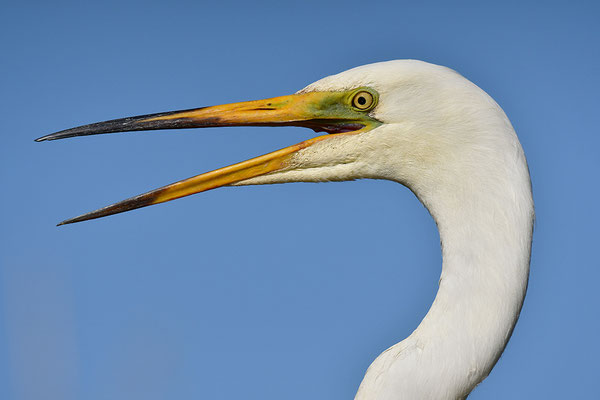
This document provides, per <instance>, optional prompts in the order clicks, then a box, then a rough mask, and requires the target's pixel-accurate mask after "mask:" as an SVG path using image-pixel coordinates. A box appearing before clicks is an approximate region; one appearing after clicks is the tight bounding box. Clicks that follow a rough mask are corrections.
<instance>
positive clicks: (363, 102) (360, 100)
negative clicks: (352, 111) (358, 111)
mask: <svg viewBox="0 0 600 400" xmlns="http://www.w3.org/2000/svg"><path fill="white" fill-rule="evenodd" d="M356 101H357V102H358V104H360V105H361V106H364V105H365V104H367V99H365V98H364V97H363V96H360V97H359V98H358V99H357V100H356Z"/></svg>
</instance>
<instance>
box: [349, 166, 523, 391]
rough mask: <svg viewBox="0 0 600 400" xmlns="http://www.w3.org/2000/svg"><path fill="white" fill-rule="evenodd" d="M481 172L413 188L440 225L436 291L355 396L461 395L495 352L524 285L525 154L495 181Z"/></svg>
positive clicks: (518, 307)
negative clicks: (407, 333) (440, 261)
mask: <svg viewBox="0 0 600 400" xmlns="http://www.w3.org/2000/svg"><path fill="white" fill-rule="evenodd" d="M519 164H520V165H519ZM515 169H516V170H517V171H515ZM515 172H516V173H515ZM495 174H496V176H498V171H495ZM478 175H480V176H481V178H482V180H478V178H477V176H478ZM485 175H487V176H488V177H489V176H490V175H488V174H485V171H477V172H476V171H473V174H472V175H468V177H467V178H465V179H464V181H458V182H457V181H456V180H454V181H453V182H452V184H446V185H438V186H436V189H435V192H431V191H428V190H426V189H422V188H421V189H420V188H416V189H415V188H414V187H413V191H414V192H415V193H416V194H417V196H418V197H419V198H420V199H421V201H422V202H423V204H425V206H426V207H427V208H428V209H429V211H430V212H431V214H432V216H433V217H434V219H435V221H436V223H437V225H438V229H439V231H440V238H441V242H442V255H443V260H444V261H443V266H442V274H441V279H440V283H439V290H438V293H437V296H436V298H435V300H434V302H433V305H432V306H431V309H430V310H429V312H428V313H427V315H426V316H425V318H424V319H423V321H422V322H421V324H420V325H419V326H418V328H417V329H416V330H415V331H414V332H413V333H412V334H411V335H410V336H409V337H408V338H407V339H405V340H404V341H402V342H400V343H398V344H397V345H395V346H393V347H391V348H389V349H388V350H386V351H385V352H384V353H382V354H381V355H380V356H379V357H378V358H377V359H376V360H375V361H374V362H373V364H372V365H371V366H370V367H369V370H368V371H367V374H366V375H365V378H364V380H363V382H362V384H361V386H360V388H359V391H358V393H357V395H356V400H374V399H377V400H399V399H457V398H466V396H467V395H468V394H469V393H470V392H471V390H472V389H473V388H474V387H475V386H476V385H477V384H478V383H479V382H481V381H482V380H483V379H484V378H485V377H486V376H487V375H488V374H489V372H490V371H491V369H492V368H493V366H494V364H495V363H496V361H497V360H498V358H499V357H500V355H501V353H502V351H503V350H504V347H505V346H506V343H507V342H508V339H509V338H510V335H511V333H512V330H513V328H514V326H515V324H516V321H517V319H518V316H519V312H520V310H521V306H522V304H523V300H524V297H525V292H526V289H527V279H528V275H529V256H530V249H531V233H532V223H533V203H532V198H531V189H530V183H529V174H528V172H527V167H526V164H525V163H524V160H523V162H522V163H515V165H514V168H513V170H512V171H506V174H505V175H506V176H504V177H503V176H500V177H499V178H498V180H497V181H496V182H492V183H490V182H489V179H488V180H486V181H485V182H484V181H483V176H485ZM501 175H503V174H501ZM492 176H493V175H492ZM515 176H517V177H519V178H518V179H517V180H515ZM509 177H510V178H511V179H508V178H509ZM504 178H506V179H504ZM474 183H475V184H474ZM477 183H482V185H478V184H477ZM507 185H508V186H507ZM474 188H476V189H474Z"/></svg>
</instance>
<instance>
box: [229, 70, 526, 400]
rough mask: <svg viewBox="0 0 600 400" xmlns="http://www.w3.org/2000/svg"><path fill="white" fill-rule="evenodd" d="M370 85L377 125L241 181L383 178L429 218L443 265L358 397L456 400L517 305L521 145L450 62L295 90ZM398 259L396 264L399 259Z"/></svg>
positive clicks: (356, 74) (509, 325)
mask: <svg viewBox="0 0 600 400" xmlns="http://www.w3.org/2000/svg"><path fill="white" fill-rule="evenodd" d="M361 86H369V87H372V88H374V89H375V90H377V91H378V92H379V95H380V98H379V103H378V105H377V107H376V108H375V109H374V110H373V111H372V112H371V113H372V116H373V117H375V118H377V119H378V120H380V121H382V122H383V124H382V125H381V126H379V127H378V128H376V129H373V130H371V131H368V132H364V133H361V134H358V135H340V136H338V137H336V138H335V140H334V139H333V138H332V140H326V141H321V142H319V143H317V144H315V145H313V146H310V147H307V148H306V149H304V150H302V151H300V152H298V153H297V154H296V156H295V158H294V160H293V163H292V164H291V165H290V167H289V168H288V169H287V170H285V171H281V172H276V173H272V174H269V175H265V176H261V177H256V178H252V179H249V180H246V181H243V182H241V183H240V184H264V183H283V182H297V181H308V182H316V181H327V180H352V179H361V178H372V179H389V180H393V181H396V182H399V183H402V184H404V185H406V186H407V187H409V188H410V189H411V190H412V191H413V192H414V193H415V194H416V195H417V197H418V198H419V199H420V200H421V202H422V203H423V204H424V205H425V207H427V209H428V210H429V212H430V213H431V215H432V216H433V218H434V219H435V221H436V223H437V225H438V229H439V231H440V237H441V241H442V255H443V267H442V275H441V279H440V287H439V291H438V293H437V296H436V299H435V301H434V303H433V305H432V307H431V309H430V310H429V312H428V313H427V315H426V316H425V318H424V319H423V321H422V322H421V324H420V325H419V326H418V327H417V328H416V329H415V331H414V332H413V333H412V334H411V335H410V336H409V337H408V338H406V339H405V340H404V341H402V342H400V343H398V344H396V345H394V346H392V347H390V348H389V349H388V350H386V351H385V352H383V353H382V354H381V355H380V356H379V357H378V358H377V359H376V360H375V361H374V362H373V364H372V365H371V366H370V367H369V369H368V371H367V373H366V375H365V377H364V380H363V382H362V384H361V385H360V388H359V390H358V393H357V395H356V400H400V399H460V398H465V397H466V396H467V395H468V394H469V393H470V392H471V390H473V388H474V387H475V386H476V385H477V384H478V383H480V382H481V381H482V380H483V379H484V378H485V377H486V376H487V375H488V374H489V373H490V371H491V369H492V368H493V366H494V364H495V363H496V361H497V360H498V358H499V357H500V355H501V354H502V351H503V350H504V347H505V346H506V343H507V341H508V339H509V338H510V335H511V333H512V330H513V328H514V326H515V323H516V321H517V319H518V317H519V312H520V310H521V306H522V304H523V300H524V297H525V292H526V288H527V279H528V276H529V257H530V249H531V237H532V226H533V218H534V211H533V200H532V194H531V184H530V180H529V172H528V169H527V163H526V160H525V155H524V153H523V150H522V149H521V145H520V143H519V141H518V139H517V136H516V134H515V132H514V130H513V128H512V126H511V124H510V122H509V120H508V118H507V117H506V115H505V114H504V112H503V111H502V109H501V108H500V107H499V106H498V105H497V104H496V103H495V102H494V100H492V99H491V98H490V97H489V96H488V95H487V94H486V93H485V92H484V91H482V90H481V89H480V88H478V87H477V86H476V85H474V84H473V83H471V82H469V81H468V80H467V79H465V78H463V77H462V76H461V75H459V74H458V73H456V72H454V71H452V70H450V69H448V68H445V67H440V66H436V65H432V64H428V63H424V62H421V61H414V60H402V61H389V62H384V63H377V64H371V65H366V66H362V67H358V68H354V69H351V70H349V71H346V72H343V73H341V74H338V75H333V76H329V77H327V78H324V79H321V80H319V81H317V82H315V83H313V84H311V85H309V86H307V87H306V88H304V89H302V90H301V92H308V91H316V90H320V91H322V90H330V91H335V90H346V89H351V88H358V87H361ZM399 267H401V266H399Z"/></svg>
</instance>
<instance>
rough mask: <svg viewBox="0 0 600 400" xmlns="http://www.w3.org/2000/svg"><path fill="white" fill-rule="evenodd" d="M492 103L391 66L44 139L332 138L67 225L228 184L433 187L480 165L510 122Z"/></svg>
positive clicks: (442, 71) (429, 69)
mask: <svg viewBox="0 0 600 400" xmlns="http://www.w3.org/2000/svg"><path fill="white" fill-rule="evenodd" d="M474 99H475V100H476V101H473V100H474ZM492 103H493V104H495V103H494V102H493V100H491V99H490V98H489V97H488V96H487V95H486V94H485V93H484V92H483V91H481V90H480V89H479V88H477V86H475V85H473V84H472V83H470V82H469V81H467V80H466V79H464V78H462V77H461V76H460V75H459V74H457V73H456V72H454V71H452V70H450V69H447V68H445V67H440V66H436V65H432V64H428V63H424V62H420V61H412V60H402V61H389V62H383V63H376V64H370V65H366V66H362V67H358V68H354V69H351V70H348V71H345V72H342V73H340V74H337V75H333V76H329V77H326V78H324V79H321V80H319V81H317V82H315V83H313V84H311V85H309V86H307V87H306V88H304V89H302V90H300V91H299V92H297V93H296V94H293V95H288V96H282V97H275V98H271V99H265V100H255V101H248V102H242V103H233V104H226V105H220V106H213V107H204V108H198V109H191V110H184V111H173V112H165V113H158V114H150V115H142V116H137V117H129V118H122V119H117V120H112V121H106V122H100V123H95V124H90V125H84V126H80V127H77V128H72V129H67V130H65V131H61V132H57V133H54V134H51V135H47V136H44V137H42V138H39V139H37V140H38V141H44V140H55V139H61V138H67V137H73V136H85V135H93V134H100V133H111V132H125V131H138V130H155V129H177V128H201V127H218V126H240V125H249V126H301V127H307V128H311V129H313V130H315V131H316V132H325V133H326V134H325V135H323V136H318V137H315V138H312V139H309V140H307V141H304V142H301V143H298V144H296V145H293V146H290V147H287V148H284V149H281V150H278V151H275V152H273V153H269V154H266V155H264V156H260V157H257V158H254V159H251V160H247V161H244V162H241V163H238V164H234V165H231V166H228V167H225V168H221V169H219V170H215V171H212V172H208V173H205V174H202V175H198V176H195V177H193V178H190V179H186V180H184V181H180V182H177V183H174V184H171V185H168V186H165V187H162V188H160V189H156V190H153V191H151V192H148V193H145V194H142V195H139V196H136V197H133V198H130V199H127V200H125V201H122V202H119V203H116V204H113V205H111V206H108V207H105V208H102V209H100V210H97V211H93V212H91V213H88V214H84V215H82V216H79V217H76V218H73V219H70V220H67V221H64V222H63V223H72V222H79V221H83V220H87V219H93V218H99V217H103V216H106V215H111V214H115V213H119V212H123V211H128V210H131V209H135V208H140V207H144V206H147V205H151V204H157V203H162V202H165V201H169V200H172V199H175V198H179V197H183V196H187V195H190V194H193V193H198V192H202V191H206V190H210V189H214V188H216V187H220V186H225V185H248V184H267V183H283V182H299V181H303V182H317V181H341V180H352V179H361V178H373V179H392V180H396V181H399V182H401V183H404V184H406V185H409V186H418V185H419V184H422V183H423V182H426V183H425V184H428V183H427V182H428V181H429V180H430V179H438V180H439V179H445V176H444V173H443V172H444V171H448V170H452V169H453V168H458V167H460V165H461V163H460V162H454V161H455V160H456V159H457V158H458V159H464V158H466V159H472V157H471V156H475V155H474V154H475V153H476V150H478V149H481V148H485V147H486V145H485V139H482V137H481V135H480V134H479V132H481V129H479V128H481V127H480V126H479V125H480V124H481V123H482V121H485V123H486V124H489V123H498V124H502V123H508V120H507V119H506V118H505V117H504V119H503V116H504V114H503V113H502V111H501V110H500V108H499V107H498V106H495V107H492ZM498 110H499V111H498ZM490 116H491V117H490ZM492 117H493V118H492ZM490 121H491V122H490ZM511 130H512V129H511ZM515 140H516V137H515ZM470 152H472V153H473V154H470ZM470 157H471V158H470ZM477 157H479V156H477ZM61 224H62V223H61Z"/></svg>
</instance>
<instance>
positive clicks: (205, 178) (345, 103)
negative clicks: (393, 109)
mask: <svg viewBox="0 0 600 400" xmlns="http://www.w3.org/2000/svg"><path fill="white" fill-rule="evenodd" d="M353 93H354V91H349V92H309V93H302V94H294V95H289V96H282V97H275V98H271V99H265V100H255V101H248V102H241V103H232V104H225V105H219V106H213V107H205V108H199V109H193V110H185V111H173V112H166V113H159V114H151V115H143V116H138V117H129V118H122V119H117V120H111V121H106V122H99V123H95V124H90V125H83V126H80V127H77V128H72V129H67V130H65V131H60V132H57V133H54V134H51V135H47V136H44V137H41V138H39V139H36V141H46V140H56V139H62V138H67V137H74V136H86V135H94V134H100V133H111V132H124V131H138V130H153V129H177V128H200V127H218V126H241V125H247V126H286V125H287V126H303V127H308V128H312V129H313V130H315V131H325V132H328V133H330V134H335V135H341V134H356V133H359V132H362V131H365V130H368V129H371V128H373V127H374V126H376V125H378V124H379V122H378V121H376V120H375V119H373V118H371V117H369V116H368V114H367V113H365V112H364V110H356V109H353V108H352V107H351V106H349V104H350V103H351V97H352V94H353ZM331 136H332V135H324V136H319V137H316V138H313V139H309V140H306V141H304V142H301V143H298V144H295V145H293V146H289V147H286V148H284V149H281V150H277V151H275V152H272V153H269V154H265V155H263V156H260V157H256V158H252V159H250V160H247V161H243V162H240V163H237V164H233V165H230V166H227V167H224V168H220V169H217V170H215V171H211V172H207V173H204V174H201V175H197V176H194V177H192V178H189V179H185V180H182V181H179V182H176V183H173V184H170V185H167V186H164V187H162V188H159V189H155V190H152V191H150V192H147V193H144V194H141V195H139V196H135V197H132V198H129V199H127V200H123V201H121V202H118V203H115V204H113V205H110V206H107V207H104V208H101V209H99V210H96V211H92V212H90V213H87V214H83V215H80V216H78V217H75V218H71V219H67V220H65V221H63V222H61V223H59V224H58V225H64V224H70V223H73V222H80V221H85V220H89V219H94V218H100V217H104V216H108V215H112V214H117V213H121V212H124V211H129V210H133V209H136V208H141V207H145V206H149V205H152V204H158V203H163V202H166V201H169V200H173V199H177V198H180V197H184V196H189V195H191V194H194V193H199V192H203V191H206V190H210V189H214V188H217V187H220V186H225V185H230V184H234V183H236V182H240V181H243V180H246V179H250V178H253V177H257V176H260V175H265V174H269V173H271V172H276V171H283V170H285V169H286V168H287V167H288V166H289V161H290V159H291V158H292V157H293V155H294V153H296V152H298V151H300V150H302V149H304V148H306V147H308V146H311V145H313V144H314V143H317V142H319V141H322V140H325V139H328V138H330V137H331Z"/></svg>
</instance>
